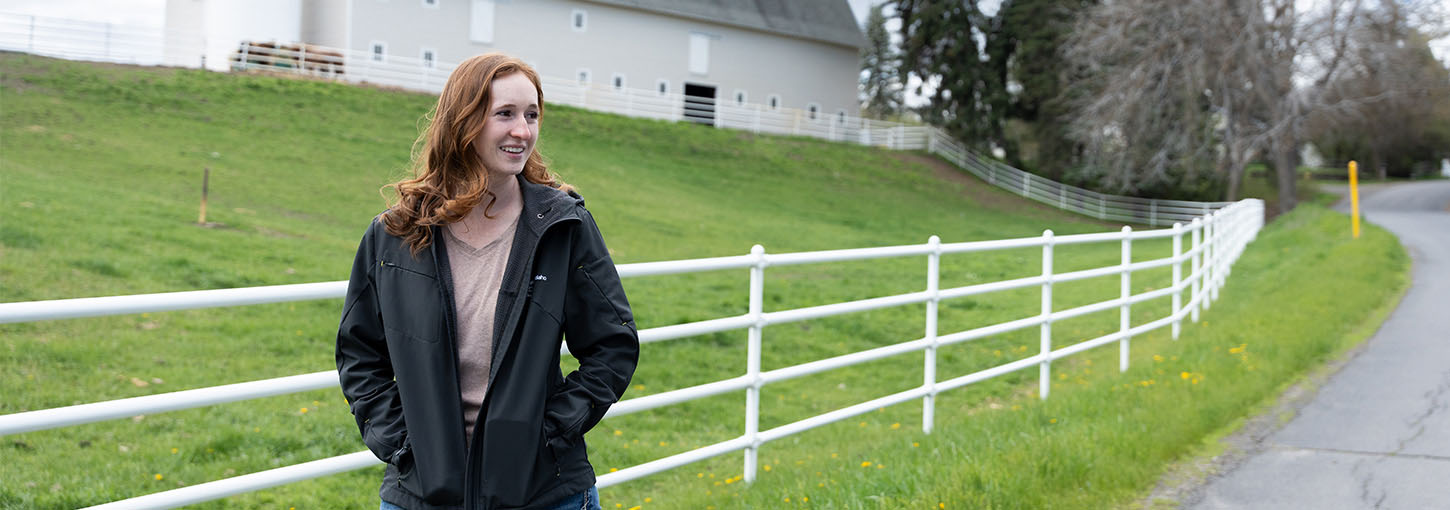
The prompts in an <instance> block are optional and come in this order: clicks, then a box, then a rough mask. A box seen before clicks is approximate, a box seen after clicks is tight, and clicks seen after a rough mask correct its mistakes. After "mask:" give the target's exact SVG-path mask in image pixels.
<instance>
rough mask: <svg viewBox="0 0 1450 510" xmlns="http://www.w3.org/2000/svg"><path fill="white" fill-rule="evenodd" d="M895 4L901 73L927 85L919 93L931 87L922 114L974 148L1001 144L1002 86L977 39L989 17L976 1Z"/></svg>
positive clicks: (919, 0)
mask: <svg viewBox="0 0 1450 510" xmlns="http://www.w3.org/2000/svg"><path fill="white" fill-rule="evenodd" d="M895 6H896V13H897V17H899V18H900V19H901V36H902V45H901V47H902V71H903V73H902V74H903V75H906V74H908V73H909V74H913V75H916V76H917V77H919V78H921V80H922V82H923V84H924V85H927V86H925V87H923V86H918V87H917V90H916V92H917V93H918V94H921V93H923V92H925V91H926V89H931V90H930V92H931V96H930V98H929V102H928V104H927V105H926V106H925V107H924V108H923V109H922V111H921V113H922V117H923V118H924V119H925V120H926V121H927V122H930V123H932V124H935V125H937V126H939V127H941V128H942V129H943V130H945V131H946V132H947V133H949V134H951V135H952V137H953V138H956V139H957V140H960V141H962V142H963V143H965V144H967V145H968V146H970V147H974V148H976V149H978V150H986V149H989V148H991V147H993V146H998V147H1000V146H1002V145H1003V142H1004V140H1003V139H1002V136H1001V134H1002V128H1001V126H1002V118H1003V115H1004V114H1005V111H1004V109H1003V108H1001V106H1000V105H1001V104H1003V99H1002V98H1003V97H1005V94H1006V87H1005V83H1003V81H1002V80H1001V79H1000V77H998V76H996V74H995V73H994V72H993V69H992V65H991V64H992V63H991V62H990V61H989V60H988V56H987V52H986V51H984V48H983V46H982V45H981V44H979V42H978V36H983V37H984V36H985V34H987V33H989V32H991V26H990V23H991V19H990V18H988V17H987V16H985V15H983V14H982V12H981V10H980V9H978V8H977V1H976V0H895ZM984 38H985V37H984Z"/></svg>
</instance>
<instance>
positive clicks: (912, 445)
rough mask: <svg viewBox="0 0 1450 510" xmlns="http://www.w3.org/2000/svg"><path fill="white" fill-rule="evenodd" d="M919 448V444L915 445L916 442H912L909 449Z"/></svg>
mask: <svg viewBox="0 0 1450 510" xmlns="http://www.w3.org/2000/svg"><path fill="white" fill-rule="evenodd" d="M919 446H921V443H917V442H912V443H911V447H912V448H916V447H919Z"/></svg>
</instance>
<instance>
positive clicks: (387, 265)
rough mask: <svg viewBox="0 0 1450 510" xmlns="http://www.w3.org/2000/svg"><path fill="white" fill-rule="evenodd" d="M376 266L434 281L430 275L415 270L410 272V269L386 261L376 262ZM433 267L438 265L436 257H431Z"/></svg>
mask: <svg viewBox="0 0 1450 510" xmlns="http://www.w3.org/2000/svg"><path fill="white" fill-rule="evenodd" d="M378 264H379V265H381V266H383V267H391V268H395V269H398V270H400V271H404V272H408V273H413V274H415V275H418V276H422V277H424V278H430V279H435V280H436V278H433V276H432V275H428V274H424V273H423V272H421V271H415V270H412V269H408V268H406V267H403V266H400V265H398V264H394V263H392V262H388V261H386V260H382V261H378ZM433 265H434V266H437V265H438V257H436V256H435V257H433ZM440 272H441V271H440Z"/></svg>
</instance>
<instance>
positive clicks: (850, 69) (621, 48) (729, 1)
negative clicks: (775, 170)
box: [167, 0, 865, 122]
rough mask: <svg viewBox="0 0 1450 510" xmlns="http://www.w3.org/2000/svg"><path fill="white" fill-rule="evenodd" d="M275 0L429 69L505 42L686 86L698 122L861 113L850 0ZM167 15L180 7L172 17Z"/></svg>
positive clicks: (646, 80)
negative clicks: (760, 110)
mask: <svg viewBox="0 0 1450 510" xmlns="http://www.w3.org/2000/svg"><path fill="white" fill-rule="evenodd" d="M271 1H273V2H277V1H278V0H271ZM206 2H208V0H170V1H169V4H168V18H167V25H168V26H176V25H181V24H185V23H188V22H189V20H187V19H186V16H185V14H186V13H188V12H192V11H194V12H198V13H204V12H205V11H206V8H196V7H195V5H197V4H202V3H206ZM293 2H295V3H293ZM279 3H280V4H281V5H280V7H282V8H281V9H278V10H277V11H281V12H277V11H274V12H277V14H279V15H280V14H283V13H285V12H286V11H287V10H289V9H291V8H290V7H288V5H296V7H295V9H296V11H297V18H298V19H299V20H300V23H298V24H296V25H294V26H297V27H298V28H297V29H296V30H298V34H297V37H296V39H295V41H296V42H302V43H307V44H314V45H318V46H325V47H332V48H343V49H346V50H349V52H348V53H350V54H366V55H369V56H370V58H369V60H372V61H374V62H378V63H380V64H390V63H398V62H407V63H410V64H411V63H417V65H419V66H423V67H431V66H432V65H433V64H434V63H435V62H445V63H448V62H458V61H461V60H463V59H464V58H467V57H469V56H472V55H476V54H480V53H487V52H490V51H502V52H505V53H508V54H511V55H514V56H517V57H519V58H521V59H523V60H524V61H526V62H529V63H530V64H531V65H533V66H534V67H535V68H536V69H538V71H539V73H540V74H541V75H543V76H545V77H549V78H555V79H565V80H572V81H576V82H579V83H584V84H589V85H590V86H592V87H594V88H602V89H606V90H607V89H643V90H648V91H652V92H655V93H658V94H659V95H660V96H671V97H680V95H681V94H683V95H684V96H686V97H684V98H683V100H684V103H685V104H684V105H682V106H683V108H684V115H685V117H686V118H691V117H699V118H694V119H692V120H699V121H701V122H712V121H714V119H713V117H714V116H715V112H716V110H717V103H718V107H719V109H722V110H725V109H728V108H730V107H732V106H744V105H746V104H759V105H764V106H763V107H764V108H766V109H768V110H769V109H799V110H801V111H803V112H805V113H804V115H805V116H806V117H807V118H808V120H821V121H826V120H827V119H831V118H832V117H835V118H843V117H846V116H856V115H857V114H858V111H859V106H858V104H859V103H858V101H857V77H858V75H859V72H860V57H859V54H860V49H861V46H862V45H863V44H865V38H864V37H863V35H862V33H861V29H860V27H859V26H858V25H857V24H856V20H855V18H854V16H853V15H852V12H851V8H850V6H849V4H848V3H847V2H846V1H845V0H301V1H298V0H291V1H290V2H289V1H288V0H281V2H279ZM176 4H189V5H192V6H193V7H191V8H189V9H181V8H178V6H177V5H176ZM206 7H207V8H212V9H217V8H221V7H219V6H216V5H207V6H206ZM172 13H178V14H180V15H178V16H175V17H174V19H173V16H172ZM204 15H205V14H191V15H190V16H204ZM211 17H212V18H215V17H216V16H211ZM349 67H350V68H355V67H358V66H357V64H355V63H349ZM348 72H350V73H354V74H356V73H357V72H359V70H358V69H349V70H348ZM692 112H693V113H692ZM722 114H728V112H722ZM832 120H834V119H832Z"/></svg>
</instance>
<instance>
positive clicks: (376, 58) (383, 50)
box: [372, 41, 388, 62]
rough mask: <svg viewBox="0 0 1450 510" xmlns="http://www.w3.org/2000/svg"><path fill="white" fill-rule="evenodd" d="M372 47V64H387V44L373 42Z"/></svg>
mask: <svg viewBox="0 0 1450 510" xmlns="http://www.w3.org/2000/svg"><path fill="white" fill-rule="evenodd" d="M372 47H373V52H372V53H373V62H387V61H388V43H385V42H382V41H373V43H372Z"/></svg>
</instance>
